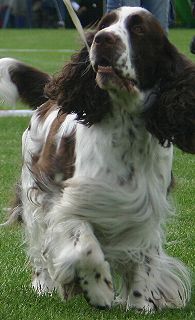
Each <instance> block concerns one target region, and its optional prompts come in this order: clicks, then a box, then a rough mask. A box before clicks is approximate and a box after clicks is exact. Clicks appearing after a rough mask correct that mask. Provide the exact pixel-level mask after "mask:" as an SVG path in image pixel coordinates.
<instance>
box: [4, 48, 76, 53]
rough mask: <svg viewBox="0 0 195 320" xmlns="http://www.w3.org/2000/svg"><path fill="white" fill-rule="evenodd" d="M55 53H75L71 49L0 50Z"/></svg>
mask: <svg viewBox="0 0 195 320" xmlns="http://www.w3.org/2000/svg"><path fill="white" fill-rule="evenodd" d="M6 51H10V52H57V53H70V52H75V50H73V49H12V48H0V52H6Z"/></svg>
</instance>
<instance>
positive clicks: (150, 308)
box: [127, 289, 167, 313]
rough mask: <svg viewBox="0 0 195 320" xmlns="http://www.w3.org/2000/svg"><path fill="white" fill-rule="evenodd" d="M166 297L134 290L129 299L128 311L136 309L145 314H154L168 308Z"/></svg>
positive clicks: (157, 293) (155, 292)
mask: <svg viewBox="0 0 195 320" xmlns="http://www.w3.org/2000/svg"><path fill="white" fill-rule="evenodd" d="M166 305H167V304H166V301H165V299H164V297H163V296H162V295H161V294H160V293H159V292H157V291H147V290H146V289H145V290H143V291H142V290H139V289H138V290H132V292H131V294H130V295H129V297H128V301H127V309H130V308H134V309H137V310H138V311H140V312H143V313H153V312H155V311H157V310H161V309H163V308H164V307H166Z"/></svg>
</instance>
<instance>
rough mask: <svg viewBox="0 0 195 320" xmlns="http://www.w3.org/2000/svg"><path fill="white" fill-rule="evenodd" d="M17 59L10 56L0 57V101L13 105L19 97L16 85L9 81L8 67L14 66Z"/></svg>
mask: <svg viewBox="0 0 195 320" xmlns="http://www.w3.org/2000/svg"><path fill="white" fill-rule="evenodd" d="M17 64H18V61H17V60H15V59H12V58H2V59H0V98H1V101H2V102H7V103H9V104H11V105H14V104H15V103H16V101H17V100H18V98H19V92H18V89H17V86H16V85H15V84H14V83H13V82H12V81H11V78H10V73H9V71H10V69H11V68H15V67H16V66H17Z"/></svg>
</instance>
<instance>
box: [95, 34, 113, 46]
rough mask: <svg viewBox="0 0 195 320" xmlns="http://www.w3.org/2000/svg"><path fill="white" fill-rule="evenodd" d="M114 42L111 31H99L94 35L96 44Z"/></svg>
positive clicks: (111, 43) (110, 43)
mask: <svg viewBox="0 0 195 320" xmlns="http://www.w3.org/2000/svg"><path fill="white" fill-rule="evenodd" d="M115 42H116V38H115V35H114V34H113V33H111V32H100V33H99V34H97V35H96V37H95V43H96V44H98V45H113V44H114V43H115Z"/></svg>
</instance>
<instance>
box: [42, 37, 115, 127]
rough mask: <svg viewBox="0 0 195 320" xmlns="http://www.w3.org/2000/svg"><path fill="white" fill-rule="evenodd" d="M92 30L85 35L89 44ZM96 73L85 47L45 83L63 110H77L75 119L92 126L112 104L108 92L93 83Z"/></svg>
mask: <svg viewBox="0 0 195 320" xmlns="http://www.w3.org/2000/svg"><path fill="white" fill-rule="evenodd" d="M94 34H95V33H89V34H88V35H87V39H88V45H89V46H91V44H92V42H93V38H94ZM95 78H96V73H95V72H94V70H93V69H92V66H91V64H90V62H89V53H88V51H87V49H86V48H85V47H84V48H83V49H81V50H80V52H78V53H77V54H75V55H73V56H72V59H71V62H70V63H68V64H66V65H65V66H64V68H63V69H62V71H61V73H60V74H59V75H57V76H56V77H54V78H53V79H52V80H51V81H50V82H49V83H48V84H47V86H46V89H45V93H46V95H47V96H48V97H49V98H50V99H51V100H53V101H57V104H58V105H59V106H61V112H62V113H73V112H74V113H76V114H77V119H78V120H79V121H80V122H82V123H84V124H86V125H92V124H94V123H98V122H100V121H101V120H102V119H103V118H104V117H105V115H107V114H108V113H110V112H111V110H112V104H111V100H110V97H109V95H108V92H106V91H104V90H102V89H100V88H99V87H98V86H97V83H96V80H95Z"/></svg>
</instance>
